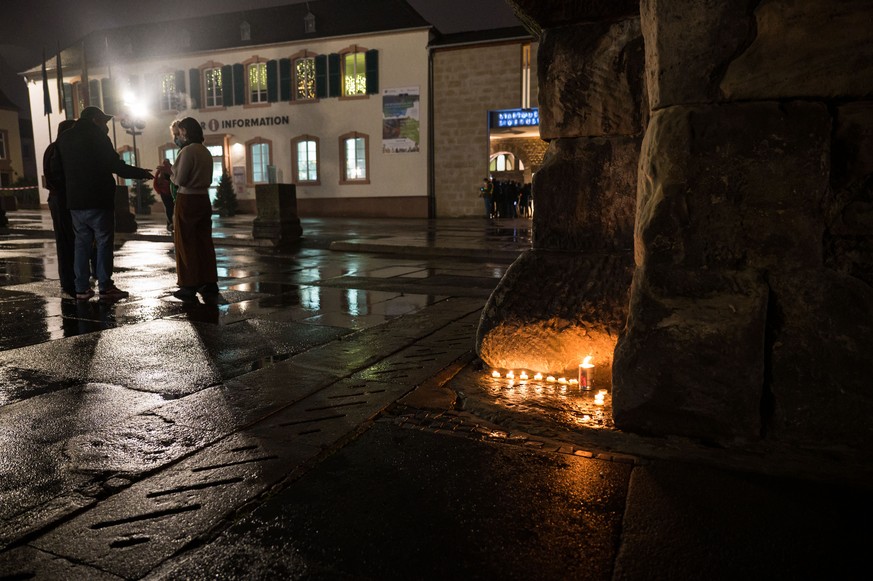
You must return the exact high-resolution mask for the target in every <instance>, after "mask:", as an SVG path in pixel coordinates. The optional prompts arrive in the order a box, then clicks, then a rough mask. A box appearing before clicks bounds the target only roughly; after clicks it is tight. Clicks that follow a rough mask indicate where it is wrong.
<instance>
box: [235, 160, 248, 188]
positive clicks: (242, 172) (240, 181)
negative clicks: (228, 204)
mask: <svg viewBox="0 0 873 581" xmlns="http://www.w3.org/2000/svg"><path fill="white" fill-rule="evenodd" d="M233 191H234V193H236V194H244V193H245V192H246V168H245V166H241V165H238V166H234V168H233Z"/></svg>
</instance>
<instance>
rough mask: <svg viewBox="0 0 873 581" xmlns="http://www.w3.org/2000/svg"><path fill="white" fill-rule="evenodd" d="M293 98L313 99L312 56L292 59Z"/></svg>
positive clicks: (313, 66)
mask: <svg viewBox="0 0 873 581" xmlns="http://www.w3.org/2000/svg"><path fill="white" fill-rule="evenodd" d="M294 99H295V100H298V101H302V100H308V99H315V58H314V57H303V58H299V59H296V60H295V61H294Z"/></svg>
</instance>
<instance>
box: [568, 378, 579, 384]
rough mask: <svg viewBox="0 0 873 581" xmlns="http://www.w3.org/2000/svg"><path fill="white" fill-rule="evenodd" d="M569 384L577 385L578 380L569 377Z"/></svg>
mask: <svg viewBox="0 0 873 581" xmlns="http://www.w3.org/2000/svg"><path fill="white" fill-rule="evenodd" d="M570 385H579V380H577V379H571V380H570Z"/></svg>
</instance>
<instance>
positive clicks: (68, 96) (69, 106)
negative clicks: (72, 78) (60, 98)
mask: <svg viewBox="0 0 873 581" xmlns="http://www.w3.org/2000/svg"><path fill="white" fill-rule="evenodd" d="M64 111H65V112H66V114H67V119H72V118H73V116H74V111H75V109H74V107H73V83H64Z"/></svg>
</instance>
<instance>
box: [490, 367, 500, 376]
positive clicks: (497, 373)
mask: <svg viewBox="0 0 873 581" xmlns="http://www.w3.org/2000/svg"><path fill="white" fill-rule="evenodd" d="M491 377H500V372H499V371H497V370H496V369H495V370H494V371H492V372H491Z"/></svg>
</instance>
